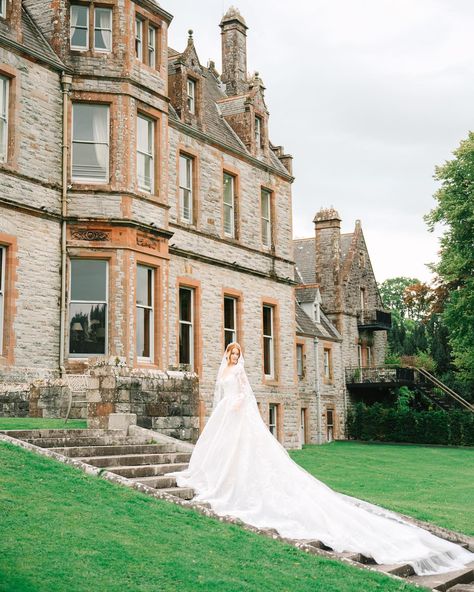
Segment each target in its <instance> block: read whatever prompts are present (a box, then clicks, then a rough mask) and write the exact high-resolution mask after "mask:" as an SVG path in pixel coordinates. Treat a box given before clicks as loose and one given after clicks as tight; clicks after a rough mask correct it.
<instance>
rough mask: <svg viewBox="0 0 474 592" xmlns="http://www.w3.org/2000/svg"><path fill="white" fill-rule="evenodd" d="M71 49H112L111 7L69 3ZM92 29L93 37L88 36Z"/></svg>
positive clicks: (105, 50)
mask: <svg viewBox="0 0 474 592" xmlns="http://www.w3.org/2000/svg"><path fill="white" fill-rule="evenodd" d="M1 1H2V0H0V2H1ZM70 18H71V37H70V39H71V49H75V50H79V51H86V50H88V49H89V47H93V48H94V50H96V51H101V52H110V51H112V9H111V8H94V7H93V6H92V5H90V6H84V5H82V4H71V16H70ZM91 31H93V34H94V38H93V40H92V39H91V38H90V35H91Z"/></svg>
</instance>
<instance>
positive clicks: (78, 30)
mask: <svg viewBox="0 0 474 592" xmlns="http://www.w3.org/2000/svg"><path fill="white" fill-rule="evenodd" d="M88 19H89V9H88V7H87V6H74V5H73V6H71V46H72V47H79V48H84V49H87V47H88V46H89V42H88V41H89V40H88V33H89V30H88V26H89V23H88Z"/></svg>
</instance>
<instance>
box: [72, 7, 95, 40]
mask: <svg viewBox="0 0 474 592" xmlns="http://www.w3.org/2000/svg"><path fill="white" fill-rule="evenodd" d="M73 8H85V10H86V14H87V24H86V26H85V27H82V26H79V27H78V26H76V27H74V30H75V29H85V30H86V44H85V45H73V44H72V37H73V27H72V11H73ZM89 12H90V9H89V6H85V5H84V4H71V6H70V11H69V20H70V30H69V44H70V46H71V49H73V50H74V51H87V50H88V49H89V43H90V39H89V38H90V33H89V31H90V14H89Z"/></svg>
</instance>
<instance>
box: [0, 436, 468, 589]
mask: <svg viewBox="0 0 474 592" xmlns="http://www.w3.org/2000/svg"><path fill="white" fill-rule="evenodd" d="M0 434H5V435H7V436H9V437H11V438H15V439H18V440H22V441H23V442H28V443H29V444H32V445H34V446H38V447H40V448H43V449H48V450H50V451H53V452H55V453H59V454H61V455H63V456H66V457H68V458H71V459H74V460H77V461H81V462H83V463H85V464H87V465H90V466H92V467H96V468H98V469H103V470H105V471H108V472H110V473H114V474H115V475H118V476H119V477H120V478H125V479H127V480H128V481H130V482H132V483H133V484H143V485H146V486H147V488H151V491H152V492H153V490H155V491H156V492H163V493H167V494H168V495H171V496H173V497H174V499H175V500H176V502H177V503H183V502H184V500H191V499H192V498H193V496H194V491H193V490H192V489H189V488H180V487H177V485H176V479H175V477H171V476H169V473H171V472H174V471H181V470H184V469H186V468H187V466H188V462H189V459H190V457H191V450H192V446H191V445H189V444H186V443H184V442H180V441H179V440H174V439H173V438H169V437H167V436H162V435H160V434H156V433H155V432H149V431H148V430H145V429H143V428H137V427H136V426H134V427H131V428H129V431H128V432H127V430H112V431H110V430H109V431H106V430H99V429H96V430H92V429H89V430H66V429H64V430H21V431H13V430H8V431H3V432H2V431H0ZM147 493H150V490H148V491H147ZM184 503H186V504H190V505H192V506H194V507H195V508H196V509H197V510H199V511H201V513H204V514H205V515H208V516H210V517H214V518H217V516H216V515H215V514H214V513H213V512H212V510H211V509H209V508H210V507H209V504H204V503H199V504H193V502H184ZM219 519H220V520H224V521H228V522H233V523H240V524H242V523H241V522H240V521H238V520H237V519H233V518H231V517H229V519H228V520H226V518H224V519H223V518H219ZM242 526H243V527H244V528H247V529H248V530H251V531H254V532H257V533H259V534H263V535H265V536H269V537H272V538H276V539H280V540H283V541H285V542H287V543H290V544H293V545H294V546H296V547H298V548H300V549H302V550H304V551H306V552H310V553H314V554H317V555H322V556H325V557H328V558H331V559H339V560H342V561H346V562H349V563H351V564H353V565H354V564H355V565H358V566H359V567H361V568H366V569H371V570H375V571H378V572H382V573H385V574H388V575H391V576H395V577H399V578H403V579H405V581H408V582H410V583H413V584H417V585H419V586H421V587H423V588H428V589H431V590H436V591H438V592H446V591H448V590H449V592H474V562H473V563H472V564H470V565H468V566H466V567H465V568H464V569H462V570H458V571H453V572H449V573H446V574H441V575H437V576H417V575H415V574H414V571H413V568H412V567H411V566H410V565H408V564H406V565H379V564H376V563H375V562H374V560H373V559H372V558H370V557H365V556H364V555H362V554H360V553H336V552H335V551H333V550H332V549H331V548H330V547H327V546H326V545H324V543H322V542H321V541H317V540H306V541H301V540H290V539H285V538H283V537H281V536H280V535H279V534H278V533H277V531H275V530H273V529H263V530H262V529H258V528H255V527H252V526H248V525H244V524H242ZM438 530H439V532H435V534H438V536H443V529H438ZM446 532H447V531H446ZM453 534H454V535H455V533H450V537H449V540H454V542H457V543H458V544H460V545H462V546H464V547H469V548H470V550H471V551H473V550H474V540H473V539H469V538H468V537H462V536H461V537H460V539H459V540H456V535H455V536H454V538H453ZM445 536H447V535H445Z"/></svg>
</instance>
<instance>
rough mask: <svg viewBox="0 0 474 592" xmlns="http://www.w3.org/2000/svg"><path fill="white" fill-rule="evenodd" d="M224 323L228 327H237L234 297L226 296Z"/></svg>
mask: <svg viewBox="0 0 474 592" xmlns="http://www.w3.org/2000/svg"><path fill="white" fill-rule="evenodd" d="M224 325H225V328H226V329H235V300H234V298H224Z"/></svg>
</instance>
